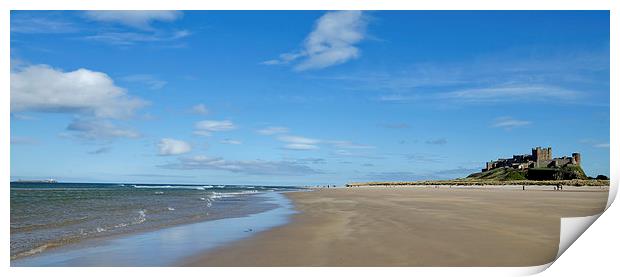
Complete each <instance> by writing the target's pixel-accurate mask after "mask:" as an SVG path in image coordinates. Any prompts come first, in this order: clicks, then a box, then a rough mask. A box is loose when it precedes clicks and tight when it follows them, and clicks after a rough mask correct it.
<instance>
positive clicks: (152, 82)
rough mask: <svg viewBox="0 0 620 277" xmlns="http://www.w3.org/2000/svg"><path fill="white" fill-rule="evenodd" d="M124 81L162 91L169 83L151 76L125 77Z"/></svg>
mask: <svg viewBox="0 0 620 277" xmlns="http://www.w3.org/2000/svg"><path fill="white" fill-rule="evenodd" d="M123 81H126V82H134V83H141V84H144V85H146V86H147V87H149V88H150V89H161V88H163V87H164V86H166V84H168V82H166V81H163V80H160V79H157V78H156V77H155V76H153V75H149V74H135V75H129V76H125V77H123Z"/></svg>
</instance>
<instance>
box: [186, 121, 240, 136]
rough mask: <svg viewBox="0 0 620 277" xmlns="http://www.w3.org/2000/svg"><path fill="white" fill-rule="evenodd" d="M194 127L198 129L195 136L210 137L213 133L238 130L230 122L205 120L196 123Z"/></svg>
mask: <svg viewBox="0 0 620 277" xmlns="http://www.w3.org/2000/svg"><path fill="white" fill-rule="evenodd" d="M194 127H195V128H196V130H195V131H194V134H195V135H199V136H210V135H211V134H212V133H213V132H222V131H230V130H234V129H236V128H237V127H236V126H235V124H233V123H232V121H230V120H222V121H217V120H203V121H198V122H196V124H195V125H194Z"/></svg>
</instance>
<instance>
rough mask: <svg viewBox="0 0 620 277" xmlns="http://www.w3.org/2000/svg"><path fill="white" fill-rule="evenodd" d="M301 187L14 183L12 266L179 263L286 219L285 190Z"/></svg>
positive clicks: (286, 203) (289, 204)
mask: <svg viewBox="0 0 620 277" xmlns="http://www.w3.org/2000/svg"><path fill="white" fill-rule="evenodd" d="M294 190H302V188H300V187H282V186H257V185H256V186H255V185H179V184H107V183H106V184H96V183H11V196H10V201H11V218H10V221H11V226H10V227H11V235H10V241H11V248H10V254H11V265H12V266H74V265H75V266H90V265H92V266H166V265H174V264H173V262H172V261H178V260H181V259H182V258H183V257H182V256H183V255H186V256H187V255H190V254H191V253H193V252H200V251H204V250H207V249H210V248H213V247H216V246H218V245H221V244H223V243H226V242H230V241H234V240H236V239H241V238H243V237H247V236H249V235H251V234H252V233H256V232H259V231H261V230H266V229H269V228H271V227H274V226H276V225H279V224H284V223H285V222H286V218H287V217H288V216H290V215H291V214H293V213H294V210H293V208H292V205H291V203H290V201H288V199H287V198H286V197H284V196H283V195H282V194H281V193H282V192H286V191H294ZM181 235H182V236H183V237H180V238H176V237H174V236H181ZM162 247H164V248H163V249H160V248H162ZM164 250H165V254H154V252H158V251H160V252H161V251H164ZM192 251H193V252H192ZM89 253H90V254H89ZM88 255H93V257H96V259H89V257H88ZM136 256H142V257H145V258H144V259H143V260H140V258H137V257H136ZM92 260H95V261H96V262H92Z"/></svg>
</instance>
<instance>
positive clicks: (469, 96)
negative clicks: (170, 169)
mask: <svg viewBox="0 0 620 277" xmlns="http://www.w3.org/2000/svg"><path fill="white" fill-rule="evenodd" d="M580 96H581V93H579V92H577V91H573V90H568V89H564V88H559V87H554V86H549V85H512V86H499V87H489V88H474V89H464V90H458V91H453V92H448V93H443V94H440V95H439V98H440V99H453V100H458V101H464V102H489V103H493V102H515V101H524V102H527V101H531V100H536V101H540V100H554V99H559V100H562V101H571V100H576V99H578V98H579V97H580Z"/></svg>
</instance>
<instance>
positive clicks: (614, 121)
mask: <svg viewBox="0 0 620 277" xmlns="http://www.w3.org/2000/svg"><path fill="white" fill-rule="evenodd" d="M618 3H619V2H618V1H613V0H607V1H604V0H589V1H584V0H564V1H551V0H521V1H513V2H508V1H484V0H475V1H472V0H469V1H463V0H434V1H425V2H422V1H408V2H405V1H402V0H400V1H398V0H381V1H374V2H370V1H365V2H362V1H359V0H357V1H356V0H313V1H312V0H303V1H301V0H295V1H276V0H261V1H251V0H228V1H217V2H215V1H214V2H209V3H205V1H204V0H203V1H200V0H184V1H169V0H151V1H132V2H129V1H128V0H107V1H105V2H103V1H84V0H67V1H52V0H21V1H20V0H3V1H0V7H2V10H1V11H0V30H2V32H1V38H0V51H1V53H2V55H1V56H0V57H1V58H0V72H1V73H0V78H1V79H0V80H1V81H0V86H1V87H2V92H1V93H0V105H1V106H2V113H1V114H0V122H2V127H1V129H0V132H1V134H0V149H1V151H0V153H3V155H2V156H1V157H0V161H1V165H0V175H1V176H2V178H4V180H6V181H7V186H6V187H5V190H4V192H5V195H4V197H3V198H2V201H3V208H4V213H2V217H3V220H4V221H3V222H5V223H6V222H9V215H10V206H9V188H8V180H9V178H10V168H9V166H10V155H9V151H10V143H9V141H10V138H9V130H10V126H9V124H10V118H9V111H10V101H9V95H10V93H9V91H10V86H9V76H10V75H9V74H10V53H9V50H10V49H9V47H10V46H9V42H10V31H9V30H10V27H9V11H10V10H11V9H15V10H20V9H33V10H36V9H49V10H87V9H100V10H101V9H111V10H114V9H116V10H122V9H125V10H130V9H149V10H166V9H178V10H290V9H301V10H306V9H307V10H347V9H356V10H409V9H414V10H495V9H498V10H502V9H504V10H581V9H586V10H611V22H612V24H611V41H610V43H611V47H610V49H611V50H610V51H611V53H610V55H611V56H610V57H611V61H612V63H611V76H616V75H615V74H614V73H617V72H618V70H617V64H618V61H617V58H618V57H617V53H616V52H617V51H614V49H618V33H617V32H618V29H617V26H620V17H619V16H618V14H617V12H618V11H619V9H618V5H619V4H618ZM617 88H618V86H617V84H616V83H615V82H614V78H611V91H614V92H615V91H617ZM610 100H611V102H610V103H611V106H612V107H617V106H618V96H617V95H616V94H613V93H612V94H611V95H610ZM610 110H611V121H610V123H611V124H610V125H611V126H610V134H611V140H610V144H611V146H610V156H611V157H610V158H611V164H610V169H611V172H610V173H611V179H612V187H611V190H610V195H609V200H610V201H609V202H608V208H609V205H611V203H612V202H613V199H614V198H615V195H616V193H617V189H618V177H620V176H619V175H618V173H619V172H618V168H619V167H618V166H619V164H618V157H620V155H619V154H620V152H619V151H620V148H618V147H617V143H616V142H617V141H618V138H619V137H618V127H617V126H618V122H619V121H618V114H619V112H618V111H615V110H613V109H610ZM619 214H620V212H619V211H618V208H616V207H611V208H609V210H608V211H606V212H605V213H604V214H603V215H602V216H601V218H600V219H599V220H598V222H595V223H594V224H593V226H592V228H590V229H591V230H589V231H588V232H586V233H585V234H584V235H583V237H582V238H581V239H579V240H577V241H576V242H575V243H574V244H573V246H571V247H570V248H569V249H568V250H567V251H566V253H565V254H564V255H563V256H562V257H560V258H559V259H558V260H557V261H556V262H555V264H554V266H553V267H551V268H550V270H548V271H547V272H545V274H546V275H548V276H563V275H565V274H569V275H573V274H574V273H577V272H581V273H582V274H589V275H590V274H591V273H592V272H598V273H603V272H604V273H608V272H618V269H617V268H616V266H615V265H616V263H617V262H616V261H615V259H614V257H615V256H616V253H617V249H618V246H619V240H618V231H619V228H618V223H617V222H618V218H619ZM2 232H3V236H4V238H5V244H4V245H5V251H3V252H2V257H1V258H0V259H2V261H3V262H4V263H5V265H6V266H5V268H6V271H8V272H7V273H10V274H15V275H26V274H27V275H30V274H45V275H46V276H49V275H50V274H52V275H63V276H73V275H75V276H78V275H84V274H88V275H91V276H106V277H108V276H109V275H111V274H119V273H120V274H123V273H125V274H148V275H149V276H151V275H171V274H183V275H187V274H192V275H193V274H196V275H198V274H200V275H205V274H210V275H217V274H227V275H229V274H234V275H237V274H239V275H245V276H247V275H252V276H254V275H256V274H260V275H262V274H265V275H267V274H269V275H272V276H273V275H275V276H291V275H293V274H294V275H297V276H299V275H301V276H315V275H317V274H338V275H342V274H347V275H350V274H355V275H360V276H374V275H377V274H389V275H397V276H398V275H400V276H405V275H406V276H410V275H411V274H416V273H418V274H423V275H433V276H436V275H438V276H452V275H455V274H458V275H466V276H469V275H471V276H497V275H500V274H501V275H523V274H533V273H536V272H539V271H541V270H544V268H546V266H539V267H532V268H303V269H301V268H259V269H256V268H97V269H96V270H94V269H92V268H91V269H83V268H9V250H8V248H9V246H8V245H9V244H8V241H9V240H10V238H9V236H10V234H9V228H7V226H5V228H3V230H2ZM595 275H597V274H595ZM606 275H609V274H606ZM5 276H6V275H5Z"/></svg>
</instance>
